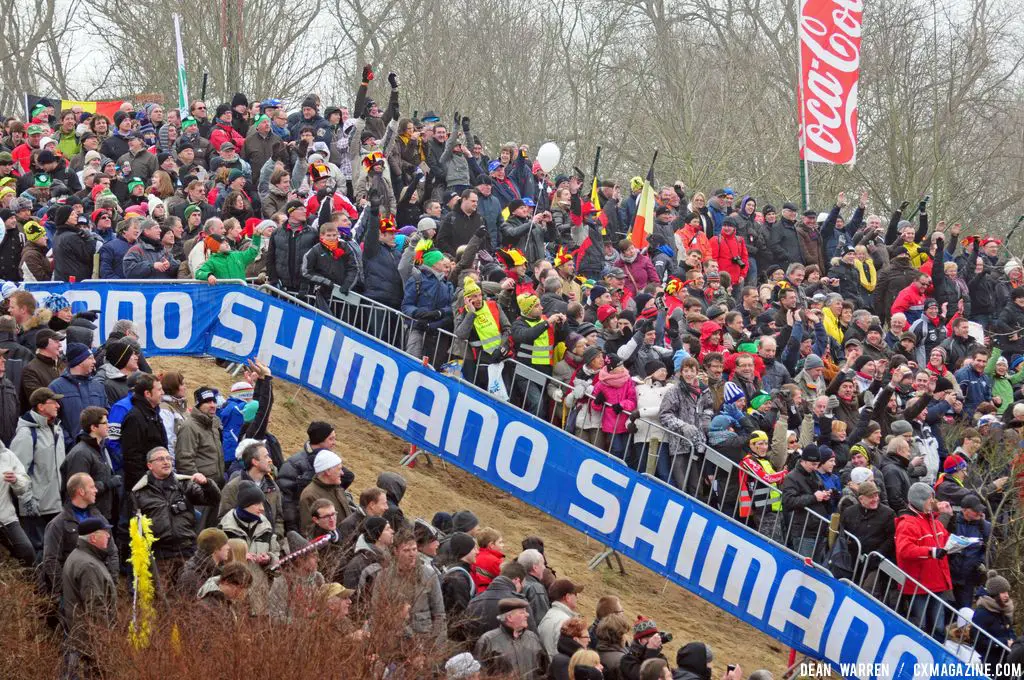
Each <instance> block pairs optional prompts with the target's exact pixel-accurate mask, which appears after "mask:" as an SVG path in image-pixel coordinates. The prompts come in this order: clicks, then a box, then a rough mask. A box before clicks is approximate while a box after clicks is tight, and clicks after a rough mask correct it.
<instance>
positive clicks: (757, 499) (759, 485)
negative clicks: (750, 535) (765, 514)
mask: <svg viewBox="0 0 1024 680" xmlns="http://www.w3.org/2000/svg"><path fill="white" fill-rule="evenodd" d="M749 458H750V459H751V460H753V461H754V462H755V463H757V464H758V465H760V466H761V469H762V470H764V471H765V472H766V473H767V474H769V475H774V474H775V468H774V467H773V466H772V464H771V461H769V460H768V459H767V458H756V457H754V456H749ZM748 476H750V477H753V478H754V479H755V480H756V482H755V486H754V491H753V493H751V492H750V491H749V488H748V486H747V477H748ZM769 504H770V507H771V511H772V512H782V494H781V493H779V492H778V491H776V490H775V489H773V488H770V487H768V486H766V485H765V484H764V482H762V481H761V480H760V479H758V478H757V476H756V475H754V474H752V473H748V472H746V471H744V470H743V468H742V467H741V468H740V517H748V516H750V513H751V510H752V509H753V508H755V507H757V508H762V507H764V506H766V505H769Z"/></svg>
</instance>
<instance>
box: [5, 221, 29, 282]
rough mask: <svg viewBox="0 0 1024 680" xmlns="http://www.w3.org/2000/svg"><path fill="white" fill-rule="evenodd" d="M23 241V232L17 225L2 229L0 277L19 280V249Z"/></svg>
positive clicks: (22, 245)
mask: <svg viewBox="0 0 1024 680" xmlns="http://www.w3.org/2000/svg"><path fill="white" fill-rule="evenodd" d="M25 243H26V239H25V232H23V231H22V230H21V229H20V228H19V227H18V226H15V227H14V228H13V229H5V230H4V235H3V241H0V279H3V280H4V281H21V251H22V249H23V248H24V247H25Z"/></svg>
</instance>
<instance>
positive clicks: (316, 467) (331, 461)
mask: <svg viewBox="0 0 1024 680" xmlns="http://www.w3.org/2000/svg"><path fill="white" fill-rule="evenodd" d="M339 465H341V458H340V457H339V456H338V454H336V453H335V452H334V451H328V450H327V449H323V450H322V451H320V453H318V454H316V458H314V459H313V472H315V473H316V474H320V473H321V472H324V471H325V470H330V469H331V468H332V467H337V466H339Z"/></svg>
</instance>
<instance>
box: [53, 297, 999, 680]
mask: <svg viewBox="0 0 1024 680" xmlns="http://www.w3.org/2000/svg"><path fill="white" fill-rule="evenodd" d="M91 283H96V284H104V283H112V284H120V285H123V284H124V282H123V281H118V282H104V281H95V282H91ZM135 283H138V282H135ZM154 283H155V284H159V283H165V284H166V283H172V282H171V281H168V282H145V284H154ZM173 283H180V282H177V281H175V282H173ZM232 283H235V284H243V285H245V282H244V281H242V282H232ZM54 286H59V287H61V288H58V289H62V290H66V291H67V293H68V294H69V295H70V294H74V297H75V299H77V300H80V301H85V302H86V304H87V305H89V304H91V300H92V298H91V297H90V296H92V295H94V293H92V292H90V291H89V289H88V287H86V286H81V287H79V288H78V289H75V288H74V287H72V288H70V289H68V288H67V286H66V284H38V285H35V286H33V290H37V291H45V290H47V288H50V287H54ZM259 290H260V291H261V292H263V293H266V294H268V295H270V296H273V297H278V298H281V299H284V300H287V301H289V302H291V303H293V304H298V305H300V306H302V307H305V308H307V309H309V310H311V311H314V312H319V313H324V314H327V313H328V312H329V313H330V315H331V316H333V317H335V318H336V319H338V320H341V321H342V322H343V323H345V324H347V325H348V326H350V327H352V328H356V329H358V330H362V331H365V332H367V333H368V334H370V335H372V336H374V337H376V338H377V339H378V340H379V341H382V342H384V343H386V344H387V345H389V346H391V347H393V348H394V349H397V350H399V351H402V352H405V353H406V354H410V351H409V346H410V344H414V342H413V340H414V337H413V336H414V333H415V331H416V330H417V328H416V326H417V322H416V320H414V319H412V318H410V317H408V316H406V315H404V314H402V313H401V312H400V311H399V310H395V309H392V308H389V307H387V306H385V305H382V304H380V303H377V302H375V301H373V300H369V299H368V298H365V297H363V296H361V295H358V294H356V293H351V294H348V295H345V296H339V297H335V298H333V299H331V300H330V301H329V303H328V304H327V305H324V304H322V302H323V301H318V300H317V299H316V298H315V297H314V296H296V295H293V294H290V293H286V292H283V291H280V290H278V289H276V288H273V287H271V286H267V285H264V286H260V287H259ZM118 295H119V296H120V298H119V300H118V301H119V303H128V302H131V303H132V304H133V305H134V304H135V303H136V302H137V301H136V300H135V298H134V297H132V294H131V293H119V294H118ZM97 299H99V298H98V296H97ZM175 299H177V298H175ZM324 306H326V307H327V309H326V310H325V309H324V308H323V307H324ZM116 313H118V311H117V308H116V305H115V314H116ZM112 323H113V321H112V320H111V319H104V325H105V326H107V327H108V328H109V327H110V326H111V325H112ZM420 325H422V324H420ZM181 330H182V329H181V328H179V332H180V331H181ZM162 332H164V333H166V329H164V330H163V331H162ZM427 335H428V337H427V338H426V342H425V344H424V347H423V351H421V352H419V353H412V356H413V357H414V358H416V359H419V358H420V357H422V356H423V355H424V354H427V355H428V356H429V358H430V359H431V363H432V364H433V365H434V367H435V368H438V369H444V370H445V371H446V372H447V373H448V374H449V375H453V376H456V377H459V378H461V379H462V380H465V381H467V382H474V383H478V384H479V383H480V382H484V384H487V380H483V379H482V377H481V376H482V374H481V372H484V373H486V371H487V368H486V364H483V363H475V362H471V364H469V365H468V366H467V364H466V363H464V361H465V360H466V359H468V358H469V356H470V355H469V350H470V348H469V347H467V346H466V344H465V342H464V341H459V340H458V339H457V338H456V337H455V336H454V334H453V333H451V332H449V331H447V330H444V329H439V330H438V331H437V332H436V333H435V334H433V336H434V337H429V336H430V335H431V334H429V333H428V334H427ZM460 362H463V364H462V365H463V367H464V368H465V372H463V371H460V370H459V369H458V365H459V363H460ZM503 373H504V377H505V380H506V381H507V382H506V383H505V388H506V390H507V393H508V397H509V400H510V401H511V402H512V403H514V404H516V405H517V406H519V407H520V408H523V409H524V410H527V411H529V412H530V413H532V414H534V415H535V416H537V417H539V418H542V419H544V420H546V421H548V422H551V423H553V424H555V425H557V426H558V427H560V428H561V429H563V430H566V431H568V432H569V433H571V434H572V435H573V436H574V437H575V438H576V439H578V440H580V441H582V442H584V443H587V444H591V445H593V446H595V447H597V448H599V449H601V450H602V451H604V452H605V453H606V455H611V456H614V457H615V458H616V459H618V461H620V464H622V465H625V466H628V467H630V468H631V469H633V470H635V471H637V472H639V473H641V474H644V475H648V476H650V477H653V478H656V479H659V480H661V481H662V482H664V483H667V484H670V485H672V486H676V487H677V488H679V489H680V490H681V491H683V492H685V493H686V494H687V495H689V496H690V497H692V498H694V499H696V500H697V501H699V502H700V503H703V504H704V505H706V506H709V507H711V508H714V509H715V510H717V511H719V512H721V513H723V514H724V515H726V516H728V517H731V518H734V519H738V520H739V521H741V522H743V523H745V524H746V525H747V526H748V527H749V528H751V529H753V530H755V531H757V532H758V533H759V534H761V535H762V536H763V537H765V538H766V539H769V540H770V541H772V542H773V543H774V544H775V545H777V546H779V547H780V548H781V549H784V550H786V551H789V552H793V553H799V554H802V555H804V556H805V557H807V558H808V559H809V560H810V561H811V562H812V563H813V564H814V566H815V567H816V568H817V569H819V570H827V569H826V568H827V557H828V553H829V547H830V545H831V542H832V539H834V537H835V536H837V535H839V534H837V532H836V531H835V530H833V529H832V528H831V526H830V524H829V520H828V519H827V518H825V517H823V516H821V515H819V514H817V513H815V512H812V511H806V512H803V513H798V514H794V513H788V512H785V511H782V510H780V509H779V503H780V500H779V499H780V498H781V496H780V492H779V490H778V489H777V488H775V487H774V486H771V485H768V484H765V483H763V482H762V481H761V480H760V479H758V478H756V477H755V476H753V475H749V474H748V475H746V487H747V488H746V489H741V488H740V467H739V465H738V464H737V463H736V462H735V461H733V460H731V459H729V458H728V457H726V456H724V455H722V454H721V453H720V452H719V451H717V450H715V449H714V448H712V447H710V446H707V445H706V444H704V443H698V442H693V441H690V440H689V439H687V438H685V437H682V436H681V435H680V434H678V433H675V432H672V431H669V430H667V429H666V428H664V427H663V426H661V425H660V424H659V423H655V422H651V421H649V420H646V419H641V420H639V421H637V422H636V423H634V424H633V425H632V426H631V428H630V429H626V431H620V430H622V429H623V427H622V426H620V425H624V424H625V422H626V421H627V420H628V414H627V413H625V412H623V410H622V409H617V408H616V406H617V405H616V404H608V403H602V404H596V403H595V402H594V400H593V399H591V398H590V397H591V395H590V393H589V391H586V390H584V389H583V388H582V387H581V386H573V385H568V384H566V383H563V382H561V381H558V380H555V379H554V378H552V377H551V376H549V375H547V373H546V372H544V371H539V370H537V369H535V368H533V367H531V366H527V365H525V364H522V363H519V362H514V361H506V362H505V363H504V370H503ZM488 391H491V390H488ZM493 395H494V392H493V391H492V396H493ZM602 425H604V427H602ZM609 425H611V427H609ZM673 454H675V455H673ZM744 492H748V493H749V497H750V503H749V505H748V504H747V501H746V493H744ZM841 535H842V536H844V537H845V538H846V540H847V541H849V542H850V544H851V546H852V547H851V553H852V554H853V559H854V564H855V565H856V568H855V569H854V574H853V580H852V583H855V584H856V585H857V586H858V587H860V588H862V589H863V590H864V591H865V592H867V593H869V594H871V596H872V597H875V598H876V599H878V600H880V601H881V602H883V603H884V604H886V605H888V606H889V607H890V608H891V609H892V610H893V611H895V612H897V613H899V614H901V615H902V616H904V618H906V619H907V620H908V621H911V622H912V623H914V624H915V625H917V626H918V627H919V628H920V629H922V630H924V631H925V632H926V633H928V634H929V635H931V636H932V637H934V638H935V639H937V640H939V639H941V637H943V636H944V630H943V623H945V622H948V621H951V620H952V617H953V616H955V615H956V611H955V610H954V609H953V607H952V606H950V605H949V604H948V603H946V602H944V601H943V600H942V599H941V598H939V597H938V596H936V595H935V594H933V593H929V592H928V591H927V590H926V589H924V588H923V587H922V586H920V584H917V582H916V581H914V580H913V579H911V577H909V576H908V575H907V574H906V573H904V572H902V571H901V570H900V569H899V568H898V567H897V565H895V564H893V563H892V562H890V561H888V560H886V559H885V558H884V557H883V556H881V555H878V554H877V553H872V554H871V555H869V556H866V557H865V556H863V555H862V551H861V548H860V543H859V541H857V539H856V537H854V536H852V535H851V534H849V532H846V531H843V532H842V534H841ZM876 565H877V566H876ZM844 580H845V579H844ZM907 583H913V584H916V587H917V588H918V590H917V591H916V592H914V593H908V594H904V592H903V590H904V589H905V588H907V585H906V584H907ZM971 629H972V638H973V640H974V647H973V648H974V649H977V650H978V652H979V653H980V654H982V655H983V656H984V657H985V659H986V660H988V661H990V662H991V661H997V660H1001V659H1003V658H1004V657H1005V655H1006V653H1007V652H1008V649H1007V648H1006V647H1005V646H1004V645H1002V643H1000V642H999V641H998V640H995V639H994V638H992V637H991V636H990V635H989V634H987V633H986V632H984V631H981V630H980V629H977V627H976V626H973V625H972V626H971Z"/></svg>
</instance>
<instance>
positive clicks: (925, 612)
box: [844, 552, 1010, 666]
mask: <svg viewBox="0 0 1024 680" xmlns="http://www.w3.org/2000/svg"><path fill="white" fill-rule="evenodd" d="M865 563H866V564H867V565H871V567H872V568H868V567H866V568H865V569H863V570H862V572H861V575H860V579H859V580H854V581H853V582H854V583H856V584H857V586H859V587H860V588H861V589H862V590H864V591H865V592H867V593H869V594H871V596H872V597H874V598H875V599H877V600H878V601H880V602H882V603H883V604H885V605H886V606H887V607H889V609H891V610H893V611H894V612H896V613H897V614H899V615H900V616H902V617H903V618H905V619H906V620H907V621H909V622H910V623H912V624H914V625H915V626H917V627H918V628H920V629H921V630H922V631H924V632H925V633H927V634H928V635H930V636H932V637H933V638H935V639H936V640H938V641H939V642H943V643H944V642H945V641H946V628H947V627H948V626H949V625H950V624H951V623H953V622H955V621H957V619H958V618H959V616H960V615H959V613H958V612H957V609H956V607H954V606H953V605H951V604H950V603H949V602H947V601H946V600H944V599H942V598H941V597H939V596H938V595H937V594H935V593H933V592H932V591H930V590H928V589H927V588H925V587H924V586H923V585H922V584H921V582H920V581H918V580H917V579H915V578H914V577H912V576H910V575H909V574H907V573H906V572H905V571H903V570H902V569H900V568H899V567H898V566H897V565H896V564H895V563H893V562H892V561H891V560H889V559H888V558H886V557H885V556H884V555H882V554H881V553H878V552H872V553H871V554H869V555H867V556H866V559H865ZM844 580H845V579H844ZM907 584H910V585H911V586H912V587H914V588H915V589H916V590H919V591H922V592H918V593H910V594H908V593H905V592H904V588H905V587H906V586H907ZM969 627H970V630H971V634H970V636H969V638H970V639H969V640H965V641H962V642H961V647H962V648H966V649H970V650H971V651H973V652H977V653H978V654H979V656H980V657H981V661H982V662H985V663H988V664H990V665H992V666H995V665H996V664H999V663H1002V662H1003V660H1004V659H1005V658H1006V656H1007V655H1008V654H1009V653H1010V648H1009V647H1007V646H1006V645H1005V644H1003V643H1002V642H1001V641H999V640H997V639H996V638H994V637H992V635H991V634H990V633H989V632H988V631H986V630H983V629H981V628H979V627H978V626H977V625H975V624H974V622H971V623H970V624H969Z"/></svg>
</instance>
